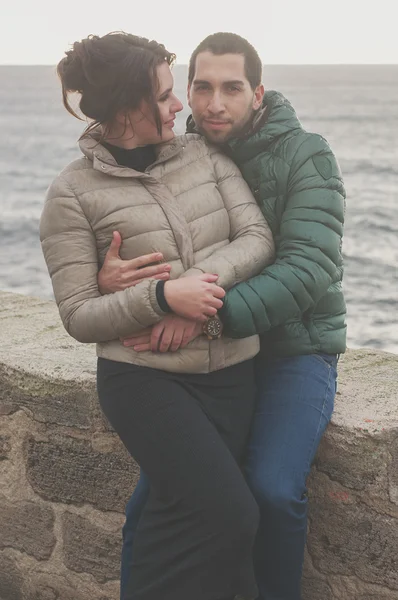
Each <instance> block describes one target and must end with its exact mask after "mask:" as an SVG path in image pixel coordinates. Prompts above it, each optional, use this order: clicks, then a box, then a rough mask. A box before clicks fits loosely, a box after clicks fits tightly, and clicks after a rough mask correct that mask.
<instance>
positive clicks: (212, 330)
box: [203, 315, 223, 340]
mask: <svg viewBox="0 0 398 600" xmlns="http://www.w3.org/2000/svg"><path fill="white" fill-rule="evenodd" d="M222 330H223V326H222V322H221V319H220V317H219V316H217V315H214V317H209V318H208V319H207V321H206V322H205V323H203V333H204V334H205V335H207V337H208V339H209V340H218V339H219V338H220V337H221V334H222Z"/></svg>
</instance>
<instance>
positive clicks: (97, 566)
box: [63, 513, 122, 583]
mask: <svg viewBox="0 0 398 600" xmlns="http://www.w3.org/2000/svg"><path fill="white" fill-rule="evenodd" d="M63 541H64V544H63V551H64V556H65V565H66V566H67V567H68V568H69V569H71V570H72V571H76V572H77V573H91V574H92V575H93V576H94V577H95V579H96V580H97V581H98V582H100V583H104V582H106V581H108V580H111V579H117V578H118V577H119V573H120V549H121V544H122V539H121V532H120V531H118V532H117V533H110V532H109V531H106V530H105V529H102V528H101V527H98V526H97V525H93V524H92V523H90V522H89V521H88V520H87V519H84V518H82V517H80V516H78V515H73V514H70V513H65V514H64V516H63Z"/></svg>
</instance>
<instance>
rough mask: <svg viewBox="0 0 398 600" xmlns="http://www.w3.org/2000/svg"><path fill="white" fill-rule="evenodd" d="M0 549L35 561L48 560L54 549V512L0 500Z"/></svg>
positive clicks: (37, 506)
mask: <svg viewBox="0 0 398 600" xmlns="http://www.w3.org/2000/svg"><path fill="white" fill-rule="evenodd" d="M0 523H1V524H2V525H1V536H0V549H4V548H14V549H16V550H20V551H21V552H26V553H27V554H30V555H31V556H34V557H35V558H37V560H45V559H47V558H50V556H51V552H52V550H53V548H54V546H55V537H54V533H53V527H54V513H53V511H52V509H51V507H48V506H42V505H40V504H35V503H34V502H18V503H15V504H12V503H10V502H8V501H7V500H5V499H4V498H1V497H0Z"/></svg>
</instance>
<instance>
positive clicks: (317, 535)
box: [307, 501, 398, 596]
mask: <svg viewBox="0 0 398 600" xmlns="http://www.w3.org/2000/svg"><path fill="white" fill-rule="evenodd" d="M307 546H308V551H309V554H310V556H311V559H312V562H313V564H314V567H315V569H316V570H317V571H320V572H321V573H323V574H337V575H346V576H349V575H355V576H357V577H359V578H360V579H361V580H362V581H365V582H366V581H367V582H369V583H372V584H379V585H384V586H387V587H389V588H390V589H391V590H397V596H398V528H397V521H396V519H394V518H391V517H389V516H386V515H381V514H378V513H377V512H374V511H372V510H371V509H369V507H368V506H366V505H364V504H362V503H361V504H360V503H358V504H347V503H344V502H340V503H332V502H327V501H324V502H323V503H321V504H318V503H314V502H313V503H312V504H311V509H310V535H309V537H308V543H307Z"/></svg>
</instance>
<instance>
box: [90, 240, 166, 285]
mask: <svg viewBox="0 0 398 600" xmlns="http://www.w3.org/2000/svg"><path fill="white" fill-rule="evenodd" d="M121 245H122V237H121V235H120V233H119V232H118V231H114V232H113V237H112V242H111V245H110V246H109V250H108V252H107V253H106V256H105V260H104V264H103V265H102V269H101V270H100V272H99V273H98V288H99V291H100V292H101V294H102V295H104V294H112V293H113V292H120V291H121V290H125V289H126V288H128V287H131V286H132V285H137V283H140V282H141V281H143V280H144V279H147V278H148V277H152V278H153V279H163V280H165V281H167V280H168V279H169V278H170V269H171V267H170V265H169V264H167V263H163V262H161V263H160V264H156V265H153V264H152V263H157V262H160V261H162V260H163V254H160V253H159V252H155V253H153V254H146V255H145V256H139V257H138V258H133V259H131V260H123V259H122V258H120V255H119V251H120V246H121ZM148 265H151V266H148Z"/></svg>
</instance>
